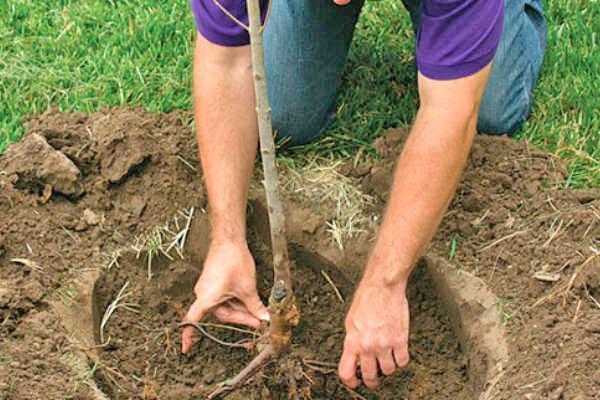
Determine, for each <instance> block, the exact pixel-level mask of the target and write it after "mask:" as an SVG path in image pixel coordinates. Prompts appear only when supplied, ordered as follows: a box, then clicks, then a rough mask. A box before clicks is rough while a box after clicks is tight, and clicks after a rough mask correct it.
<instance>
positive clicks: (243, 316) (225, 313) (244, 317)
mask: <svg viewBox="0 0 600 400" xmlns="http://www.w3.org/2000/svg"><path fill="white" fill-rule="evenodd" d="M213 313H214V315H215V317H217V318H218V319H219V321H221V322H225V323H230V324H241V325H246V326H249V327H251V328H255V329H259V328H260V320H259V319H258V318H256V317H255V316H254V315H252V314H250V313H248V312H247V311H239V310H234V309H233V308H231V307H228V306H220V307H217V308H216V309H215V311H214V312H213Z"/></svg>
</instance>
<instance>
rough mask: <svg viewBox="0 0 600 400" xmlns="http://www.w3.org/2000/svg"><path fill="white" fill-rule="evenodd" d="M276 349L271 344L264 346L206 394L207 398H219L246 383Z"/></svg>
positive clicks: (275, 352)
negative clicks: (212, 390)
mask: <svg viewBox="0 0 600 400" xmlns="http://www.w3.org/2000/svg"><path fill="white" fill-rule="evenodd" d="M275 354H277V351H276V350H275V349H274V348H273V346H267V347H265V348H264V349H263V350H262V351H261V352H260V353H258V355H257V356H256V357H255V358H254V359H253V360H252V361H250V363H249V364H248V365H246V367H245V368H244V369H243V370H241V371H240V372H239V373H238V374H237V375H236V376H234V377H233V378H231V379H229V380H227V381H225V382H223V383H222V384H221V385H220V386H219V387H218V388H217V389H216V390H215V391H214V392H212V393H211V394H210V395H209V396H208V400H212V399H216V398H219V397H220V396H223V395H225V394H227V393H229V392H232V391H234V390H236V389H237V388H239V387H241V386H243V385H245V384H246V382H247V381H248V380H249V379H250V378H252V377H253V376H254V374H256V372H257V371H259V370H260V369H261V368H262V367H263V366H264V365H265V364H267V363H268V362H269V361H270V360H271V358H273V356H274V355H275Z"/></svg>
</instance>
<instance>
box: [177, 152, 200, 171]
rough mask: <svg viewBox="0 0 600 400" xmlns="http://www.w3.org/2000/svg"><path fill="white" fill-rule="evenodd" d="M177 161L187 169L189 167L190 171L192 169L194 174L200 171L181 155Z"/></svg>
mask: <svg viewBox="0 0 600 400" xmlns="http://www.w3.org/2000/svg"><path fill="white" fill-rule="evenodd" d="M176 157H177V159H178V160H179V161H181V162H182V163H183V164H184V165H185V166H186V167H188V168H189V169H191V170H192V171H194V172H198V169H197V168H196V167H194V166H193V165H192V164H190V162H189V161H188V160H186V159H185V158H183V157H181V156H180V155H177V156H176Z"/></svg>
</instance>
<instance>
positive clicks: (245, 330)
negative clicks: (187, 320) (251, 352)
mask: <svg viewBox="0 0 600 400" xmlns="http://www.w3.org/2000/svg"><path fill="white" fill-rule="evenodd" d="M198 325H200V326H206V327H209V328H220V329H228V330H230V331H234V332H239V333H246V334H248V335H252V336H255V337H256V336H257V335H256V332H253V331H251V330H249V329H243V328H238V327H237V326H231V325H223V324H215V323H213V322H198Z"/></svg>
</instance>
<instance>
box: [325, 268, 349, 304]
mask: <svg viewBox="0 0 600 400" xmlns="http://www.w3.org/2000/svg"><path fill="white" fill-rule="evenodd" d="M321 275H323V277H324V278H325V280H326V281H327V283H329V285H330V286H331V288H332V289H333V291H334V292H335V295H336V296H337V298H338V299H339V300H340V303H342V304H344V297H342V294H341V293H340V291H339V289H338V287H337V286H336V285H335V283H333V280H332V279H331V277H330V276H329V275H328V274H327V272H325V271H324V270H321Z"/></svg>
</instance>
